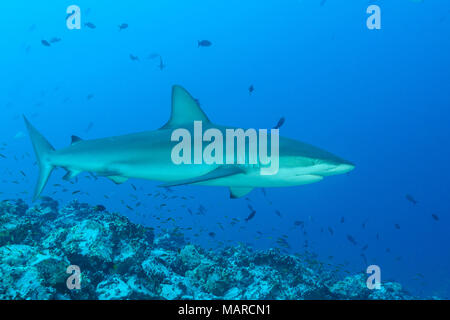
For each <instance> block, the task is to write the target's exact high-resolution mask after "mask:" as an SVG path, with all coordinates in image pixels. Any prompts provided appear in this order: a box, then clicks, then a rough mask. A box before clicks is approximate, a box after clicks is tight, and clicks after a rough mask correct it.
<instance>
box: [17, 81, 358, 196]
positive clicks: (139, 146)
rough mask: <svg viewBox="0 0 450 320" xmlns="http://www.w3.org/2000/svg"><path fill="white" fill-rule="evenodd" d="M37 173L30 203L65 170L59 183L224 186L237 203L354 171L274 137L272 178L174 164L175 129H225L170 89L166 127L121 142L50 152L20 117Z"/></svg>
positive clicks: (245, 170)
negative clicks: (99, 180)
mask: <svg viewBox="0 0 450 320" xmlns="http://www.w3.org/2000/svg"><path fill="white" fill-rule="evenodd" d="M24 120H25V124H26V126H27V129H28V132H29V135H30V138H31V141H32V144H33V148H34V151H35V153H36V157H37V162H38V164H39V168H40V172H39V178H38V182H37V185H36V190H35V193H34V197H33V201H34V200H36V199H37V198H39V196H40V194H41V193H42V191H43V189H44V187H45V185H46V183H47V181H48V179H49V176H50V174H51V172H52V170H53V169H54V168H56V167H62V168H64V169H66V170H67V174H66V175H65V176H64V179H70V178H72V177H75V176H76V175H77V174H79V173H81V172H91V173H94V174H97V175H99V176H104V177H107V178H109V179H111V180H112V181H113V182H115V183H123V182H125V181H126V180H127V179H129V178H137V179H147V180H156V181H162V182H163V183H164V185H163V186H176V185H187V184H196V185H207V186H226V187H228V188H229V189H230V196H231V197H232V198H238V197H242V196H244V195H246V194H247V193H249V192H250V191H251V190H252V189H253V188H258V187H263V188H266V187H286V186H297V185H303V184H308V183H313V182H318V181H320V180H322V179H323V178H324V177H326V176H331V175H337V174H344V173H347V172H349V171H351V170H353V168H354V165H353V164H352V163H351V162H349V161H346V160H344V159H341V158H339V157H337V156H335V155H333V154H331V153H329V152H327V151H324V150H322V149H319V148H317V147H314V146H312V145H309V144H306V143H303V142H300V141H296V140H293V139H289V138H285V137H281V136H280V137H279V169H278V171H277V173H276V174H273V175H261V174H260V171H259V168H258V165H242V164H235V165H229V164H227V165H219V164H205V163H203V164H178V165H177V164H174V162H173V161H172V159H171V152H172V149H173V147H174V146H175V145H176V144H177V142H174V141H171V135H172V132H173V131H174V130H175V129H178V128H187V129H188V130H193V123H194V121H201V122H202V124H203V128H204V129H208V128H216V129H219V130H221V131H225V130H226V129H227V128H232V127H226V126H220V125H216V124H213V123H212V122H211V121H210V120H209V119H208V117H207V116H206V114H205V113H204V112H203V110H202V109H201V108H200V106H199V104H198V102H197V100H195V99H194V98H193V97H192V96H191V95H190V94H189V93H188V92H187V91H186V90H185V89H183V88H182V87H180V86H177V85H175V86H173V88H172V110H171V116H170V119H169V121H168V122H167V123H166V124H165V125H164V126H162V127H161V128H160V129H158V130H154V131H146V132H140V133H133V134H128V135H123V136H116V137H109V138H102V139H94V140H82V139H80V138H78V137H76V136H72V143H71V145H70V146H68V147H66V148H64V149H60V150H55V149H54V148H53V147H52V145H51V144H50V143H49V142H48V141H47V139H45V137H44V136H43V135H42V134H40V133H39V132H38V131H37V130H36V128H34V127H33V126H32V125H31V123H30V122H29V121H28V120H27V119H26V118H25V117H24Z"/></svg>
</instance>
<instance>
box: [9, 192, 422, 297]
mask: <svg viewBox="0 0 450 320" xmlns="http://www.w3.org/2000/svg"><path fill="white" fill-rule="evenodd" d="M98 208H99V206H90V205H88V204H83V203H79V202H77V201H73V202H70V203H69V204H67V205H66V206H64V207H62V208H59V205H58V203H57V202H56V201H54V200H53V199H51V198H48V197H44V198H43V199H42V200H41V201H40V202H39V203H37V204H35V205H34V206H33V207H30V208H29V207H28V206H27V205H26V203H25V202H23V201H22V200H20V199H19V200H7V201H2V202H1V203H0V299H108V300H109V299H169V300H172V299H413V298H414V297H412V296H410V295H408V294H407V293H406V292H405V291H404V290H403V289H402V287H401V285H400V284H398V283H394V282H386V283H383V284H382V286H381V289H380V290H369V289H367V287H366V276H367V275H365V274H356V275H350V276H347V277H346V278H344V279H336V278H335V277H333V275H332V273H331V272H328V271H327V270H324V268H322V265H321V264H320V263H319V262H317V261H316V260H315V259H313V258H307V257H306V258H305V257H302V258H300V257H298V256H295V255H287V254H281V253H280V252H279V251H277V250H273V249H272V250H264V251H253V250H252V249H250V248H248V247H246V246H244V245H237V246H234V247H227V248H224V249H222V250H221V251H217V250H216V251H213V250H204V249H202V248H200V247H198V246H195V245H193V244H186V243H185V240H184V236H183V234H181V233H180V232H179V231H177V232H173V231H172V232H170V233H164V234H162V235H160V236H158V237H155V235H154V233H153V230H152V229H151V228H146V227H144V226H141V225H136V224H133V223H131V222H130V221H129V220H128V219H127V218H126V217H124V216H121V215H120V214H118V213H111V212H108V211H107V210H106V208H104V207H102V210H99V209H98ZM69 265H78V266H79V267H80V270H81V274H80V284H81V289H72V290H70V289H68V288H67V286H66V280H67V278H68V277H69V274H67V273H66V269H67V267H68V266H69Z"/></svg>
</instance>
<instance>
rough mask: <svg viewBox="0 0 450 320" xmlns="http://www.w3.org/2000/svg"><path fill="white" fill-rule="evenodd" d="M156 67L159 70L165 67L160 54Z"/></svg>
mask: <svg viewBox="0 0 450 320" xmlns="http://www.w3.org/2000/svg"><path fill="white" fill-rule="evenodd" d="M158 67H159V70H161V71H162V70H163V69H164V68H165V67H166V65H165V64H164V62H163V59H162V57H161V56H159V66H158Z"/></svg>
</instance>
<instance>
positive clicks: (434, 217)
mask: <svg viewBox="0 0 450 320" xmlns="http://www.w3.org/2000/svg"><path fill="white" fill-rule="evenodd" d="M431 217H432V218H433V219H434V220H436V221H439V217H438V216H437V215H436V214H434V213H432V214H431Z"/></svg>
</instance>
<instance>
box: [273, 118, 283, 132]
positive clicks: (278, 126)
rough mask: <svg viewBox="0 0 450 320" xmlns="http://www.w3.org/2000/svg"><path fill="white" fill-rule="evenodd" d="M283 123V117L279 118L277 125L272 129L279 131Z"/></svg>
mask: <svg viewBox="0 0 450 320" xmlns="http://www.w3.org/2000/svg"><path fill="white" fill-rule="evenodd" d="M283 123H284V117H281V118H280V120H278V123H277V125H276V126H275V127H274V129H280V128H281V126H282V125H283Z"/></svg>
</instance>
